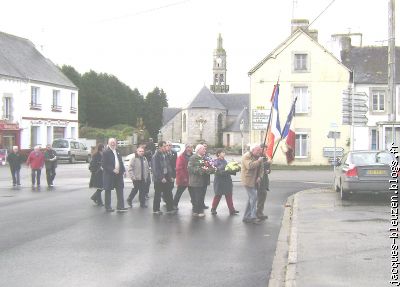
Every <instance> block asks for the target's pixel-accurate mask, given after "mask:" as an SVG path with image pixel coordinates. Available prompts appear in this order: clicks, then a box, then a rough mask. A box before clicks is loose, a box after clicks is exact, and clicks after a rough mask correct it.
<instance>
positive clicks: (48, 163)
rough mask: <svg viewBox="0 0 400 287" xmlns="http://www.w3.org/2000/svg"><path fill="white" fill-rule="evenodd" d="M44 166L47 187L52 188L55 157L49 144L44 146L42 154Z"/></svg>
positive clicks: (54, 175)
mask: <svg viewBox="0 0 400 287" xmlns="http://www.w3.org/2000/svg"><path fill="white" fill-rule="evenodd" d="M44 166H45V167H46V179H47V185H48V186H50V187H52V186H54V184H53V182H54V178H55V177H56V167H57V155H56V152H55V150H53V149H52V148H51V145H50V144H48V145H47V146H46V151H45V152H44Z"/></svg>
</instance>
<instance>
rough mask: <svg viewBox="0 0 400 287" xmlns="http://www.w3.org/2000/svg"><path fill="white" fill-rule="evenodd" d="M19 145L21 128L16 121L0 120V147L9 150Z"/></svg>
mask: <svg viewBox="0 0 400 287" xmlns="http://www.w3.org/2000/svg"><path fill="white" fill-rule="evenodd" d="M13 146H18V147H20V146H21V130H20V128H19V125H18V124H16V123H8V122H5V121H0V149H8V150H11V149H12V147H13Z"/></svg>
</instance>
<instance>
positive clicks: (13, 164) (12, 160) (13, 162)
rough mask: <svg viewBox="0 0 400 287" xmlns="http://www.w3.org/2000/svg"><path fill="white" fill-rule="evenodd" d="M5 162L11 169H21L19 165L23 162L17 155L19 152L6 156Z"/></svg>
mask: <svg viewBox="0 0 400 287" xmlns="http://www.w3.org/2000/svg"><path fill="white" fill-rule="evenodd" d="M7 161H8V163H9V165H10V168H11V169H21V163H23V162H24V159H23V158H22V156H21V155H20V154H19V152H17V153H14V152H11V153H10V154H8V156H7Z"/></svg>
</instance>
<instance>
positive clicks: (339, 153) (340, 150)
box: [322, 147, 344, 158]
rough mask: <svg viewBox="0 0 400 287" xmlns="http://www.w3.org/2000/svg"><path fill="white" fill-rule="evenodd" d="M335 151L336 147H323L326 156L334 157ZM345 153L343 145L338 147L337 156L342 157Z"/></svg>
mask: <svg viewBox="0 0 400 287" xmlns="http://www.w3.org/2000/svg"><path fill="white" fill-rule="evenodd" d="M334 151H335V148H334V147H324V148H322V153H323V156H324V157H332V158H333V153H334ZM343 154H344V148H342V147H336V157H338V156H339V157H342V156H343Z"/></svg>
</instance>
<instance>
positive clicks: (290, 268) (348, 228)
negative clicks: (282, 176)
mask: <svg viewBox="0 0 400 287" xmlns="http://www.w3.org/2000/svg"><path fill="white" fill-rule="evenodd" d="M292 201H293V203H292V202H291V199H289V200H288V204H287V206H290V207H291V210H290V211H291V212H287V211H285V216H284V219H283V223H282V229H281V233H280V238H279V241H278V247H277V251H276V254H275V259H274V264H273V268H272V273H271V280H270V282H269V286H270V287H273V286H285V287H288V286H296V287H324V286H329V287H331V286H335V287H336V286H338V287H339V286H341V287H342V286H348V287H358V286H360V287H361V286H362V287H366V286H371V287H377V286H389V285H390V284H389V280H390V256H391V255H390V252H391V249H390V240H389V232H388V228H389V223H390V222H389V220H390V209H389V206H390V201H389V199H385V198H384V197H374V196H373V195H372V196H370V197H369V199H368V200H367V199H364V198H363V197H362V196H361V197H357V198H356V199H354V200H353V201H344V202H342V201H341V200H340V198H339V195H338V194H337V193H336V192H333V191H332V190H326V189H312V190H306V191H302V192H299V193H297V194H295V195H294V197H293V199H292ZM285 241H286V242H285ZM284 243H286V244H284ZM285 245H286V246H285ZM282 258H284V259H285V260H282Z"/></svg>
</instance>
